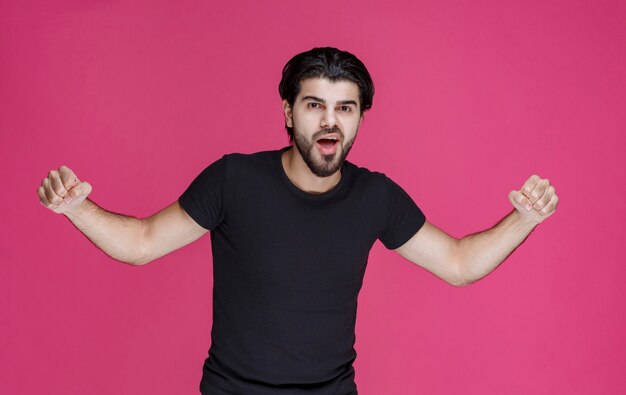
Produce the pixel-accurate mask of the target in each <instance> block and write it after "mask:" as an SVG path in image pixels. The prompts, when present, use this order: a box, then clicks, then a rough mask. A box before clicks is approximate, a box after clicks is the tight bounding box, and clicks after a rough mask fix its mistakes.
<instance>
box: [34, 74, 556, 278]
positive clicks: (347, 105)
mask: <svg viewBox="0 0 626 395" xmlns="http://www.w3.org/2000/svg"><path fill="white" fill-rule="evenodd" d="M358 98H359V89H358V86H357V85H356V84H355V83H353V82H350V81H336V82H331V81H329V80H327V79H323V78H312V79H307V80H304V81H302V83H301V91H300V93H299V94H298V96H297V97H296V99H295V101H294V104H293V108H292V107H291V106H290V105H289V103H287V101H283V111H284V116H285V121H286V124H287V125H288V126H290V127H293V128H294V133H295V138H294V146H292V147H291V148H290V149H288V150H286V151H285V152H284V153H283V157H282V164H283V167H284V169H285V173H286V174H287V176H288V177H289V179H290V180H291V181H292V182H293V183H294V184H295V185H296V186H297V187H298V188H300V189H301V190H303V191H305V192H308V193H312V194H315V193H317V194H319V193H324V192H327V191H329V190H331V189H332V188H334V187H335V186H336V185H337V184H338V183H339V180H340V179H341V171H340V168H341V164H342V163H343V161H344V160H345V158H346V157H347V155H348V153H349V152H350V149H351V147H352V145H353V143H354V142H355V141H356V137H357V134H358V128H359V126H360V125H361V122H362V120H363V116H362V114H361V112H360V103H359V99H358ZM329 133H335V134H337V135H338V137H339V138H340V141H339V143H338V144H339V145H338V148H337V151H336V152H335V153H334V154H331V155H322V153H321V152H320V151H319V149H318V148H317V147H316V145H315V143H314V142H315V141H316V140H317V139H318V138H320V137H321V136H323V135H325V134H329ZM91 190H92V187H91V185H90V184H89V183H87V182H81V181H80V180H79V179H78V177H77V176H76V175H75V174H74V172H72V170H71V169H69V168H68V167H66V166H61V167H60V168H59V169H58V170H51V171H50V172H49V173H48V176H47V177H46V178H44V179H43V181H42V183H41V186H40V187H39V188H38V189H37V193H38V195H39V198H40V203H41V204H42V205H43V206H44V207H46V208H48V209H50V210H52V211H54V212H55V213H60V214H64V215H66V216H67V217H68V218H69V219H70V221H72V223H73V224H74V225H75V226H76V227H77V228H78V229H79V230H80V231H81V232H83V233H84V234H85V235H86V236H87V237H88V238H89V239H90V240H91V241H92V242H93V243H94V244H95V245H96V246H98V248H100V249H102V250H103V251H104V252H105V253H107V254H108V255H110V256H111V257H113V258H115V259H118V260H120V261H122V262H125V263H129V264H133V265H142V264H145V263H148V262H151V261H152V260H154V259H157V258H159V257H161V256H163V255H166V254H168V253H169V252H171V251H174V250H176V249H178V248H180V247H182V246H184V245H187V244H189V243H191V242H193V241H194V240H196V239H198V238H200V237H201V236H203V235H204V234H206V233H207V230H206V229H204V228H202V227H201V226H200V225H198V224H197V223H196V222H195V221H194V220H193V219H192V218H191V217H190V216H189V215H188V214H187V213H186V212H185V211H184V210H183V209H182V207H180V205H179V204H178V201H175V202H173V203H172V204H171V205H169V206H168V207H166V208H164V209H163V210H161V211H159V212H157V213H156V214H154V215H152V216H150V217H148V218H144V219H138V218H134V217H129V216H123V215H119V214H115V213H111V212H108V211H106V210H104V209H102V208H100V207H99V206H98V205H96V204H95V203H94V202H92V201H91V200H89V199H88V198H87V196H88V195H89V193H91ZM558 200H559V199H558V196H557V195H556V192H555V189H554V187H553V186H552V185H550V182H549V180H547V179H542V178H541V177H539V176H538V175H533V176H531V177H530V178H528V180H526V182H525V183H524V184H523V185H522V187H521V188H520V189H519V190H512V191H511V192H510V193H509V201H510V202H511V204H512V206H513V210H512V211H511V212H510V213H509V214H508V215H506V216H505V217H504V218H503V219H502V220H501V221H499V222H498V223H497V224H496V225H495V226H493V227H492V228H490V229H488V230H485V231H482V232H478V233H475V234H471V235H468V236H465V237H463V238H461V239H457V238H455V237H452V236H450V235H448V234H447V233H445V232H444V231H442V230H441V229H439V228H437V227H436V226H435V225H433V224H432V223H430V222H428V221H426V223H425V224H424V226H422V228H421V229H420V230H419V231H418V232H417V233H416V234H415V235H414V236H413V237H412V238H411V239H410V240H408V241H407V242H406V243H405V244H404V245H403V246H401V247H399V248H397V249H396V250H395V251H396V252H398V253H399V254H400V255H401V256H403V257H404V258H406V259H407V260H409V261H411V262H413V263H414V264H416V265H418V266H420V267H422V268H424V269H426V270H428V271H429V272H431V273H432V274H434V275H435V276H437V277H439V278H441V279H442V280H444V281H446V282H447V283H449V284H452V285H455V286H464V285H468V284H471V283H473V282H475V281H478V280H479V279H480V278H482V277H484V276H486V275H487V274H489V273H490V272H492V271H493V270H495V268H497V267H498V265H500V263H502V262H503V261H504V259H506V257H507V256H508V255H509V254H510V253H511V252H513V251H514V250H515V249H516V248H517V247H518V246H519V245H520V244H521V243H522V242H523V241H524V240H525V239H526V237H527V236H528V235H529V234H530V233H531V232H532V230H533V229H534V228H535V226H537V225H538V224H540V223H541V222H543V221H544V220H545V219H546V218H548V217H550V216H551V215H552V214H554V212H555V210H556V206H557V204H558Z"/></svg>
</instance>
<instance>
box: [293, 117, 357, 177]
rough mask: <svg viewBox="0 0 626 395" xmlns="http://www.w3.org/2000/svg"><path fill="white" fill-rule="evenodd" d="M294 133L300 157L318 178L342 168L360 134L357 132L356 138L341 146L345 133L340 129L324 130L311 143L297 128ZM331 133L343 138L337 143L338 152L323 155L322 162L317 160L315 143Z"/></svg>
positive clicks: (315, 135)
mask: <svg viewBox="0 0 626 395" xmlns="http://www.w3.org/2000/svg"><path fill="white" fill-rule="evenodd" d="M293 132H294V139H293V140H294V145H295V146H296V148H297V149H298V151H299V152H300V155H301V156H302V159H304V162H305V163H306V164H307V166H309V169H311V171H312V172H313V174H315V175H316V176H318V177H328V176H331V175H333V174H335V172H337V170H339V169H340V168H341V166H342V165H343V162H344V160H345V159H346V157H347V156H348V153H349V152H350V149H352V144H353V143H354V139H356V135H357V133H358V131H357V133H355V134H354V137H352V139H351V140H350V141H348V142H346V143H345V145H341V142H342V141H343V133H341V130H339V128H330V129H322V130H320V131H319V132H317V133H315V134H314V135H313V137H312V139H311V141H309V140H307V138H306V137H305V136H304V135H302V134H301V133H300V132H298V130H297V129H296V128H295V127H294V128H293ZM329 133H338V134H339V135H340V136H341V137H342V138H341V140H339V141H338V142H337V144H338V145H339V146H340V147H337V150H335V152H334V153H332V154H330V155H324V154H321V155H322V160H321V161H320V160H317V159H316V157H315V152H314V151H315V150H317V148H316V147H315V141H316V140H317V138H318V137H321V136H323V135H325V134H329ZM339 148H341V150H339Z"/></svg>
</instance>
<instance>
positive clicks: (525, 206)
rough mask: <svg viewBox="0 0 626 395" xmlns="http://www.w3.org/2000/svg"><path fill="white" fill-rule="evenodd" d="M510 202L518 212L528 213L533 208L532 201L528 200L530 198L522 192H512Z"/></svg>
mask: <svg viewBox="0 0 626 395" xmlns="http://www.w3.org/2000/svg"><path fill="white" fill-rule="evenodd" d="M509 201H510V202H511V204H512V205H513V206H514V207H515V208H516V209H517V210H518V211H521V212H527V211H530V210H531V209H532V208H533V205H532V203H531V202H530V200H528V198H527V197H526V196H524V194H522V193H521V192H520V191H511V192H510V193H509Z"/></svg>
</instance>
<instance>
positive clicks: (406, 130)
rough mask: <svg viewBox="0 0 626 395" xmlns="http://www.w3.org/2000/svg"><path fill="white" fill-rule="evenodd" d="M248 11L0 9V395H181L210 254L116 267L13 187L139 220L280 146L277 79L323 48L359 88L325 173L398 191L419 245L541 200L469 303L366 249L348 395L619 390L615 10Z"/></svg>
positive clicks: (625, 307)
mask: <svg viewBox="0 0 626 395" xmlns="http://www.w3.org/2000/svg"><path fill="white" fill-rule="evenodd" d="M258 4H260V3H258ZM262 4H263V5H257V3H256V2H254V3H253V2H240V1H230V2H228V4H227V3H225V2H224V3H217V2H201V1H184V2H174V1H158V2H155V1H142V2H139V1H134V2H122V1H65V2H62V4H55V2H48V1H41V2H34V1H28V2H22V1H17V0H16V1H3V2H2V3H1V5H0V130H1V141H0V143H1V144H0V158H1V161H2V166H1V168H2V179H3V192H4V193H3V194H2V205H1V207H2V226H1V227H0V232H1V237H0V240H1V243H2V244H1V248H0V259H1V262H2V264H1V273H0V312H1V314H2V315H1V321H0V342H1V344H0V393H2V394H40V393H46V394H84V393H90V394H96V395H98V394H196V393H198V384H199V381H200V377H201V371H202V363H203V360H204V358H205V357H206V354H207V350H208V347H209V341H210V328H211V292H212V263H211V259H210V239H209V237H204V238H202V239H201V240H199V241H197V242H195V243H193V244H191V245H189V246H187V247H185V248H183V249H181V250H178V251H176V252H174V253H172V254H170V255H168V256H166V257H163V258H161V259H159V260H157V261H155V262H153V263H150V264H149V265H147V266H143V267H132V266H129V265H125V264H122V263H120V262H118V261H114V260H112V259H110V258H109V257H108V256H106V255H105V254H104V253H103V252H101V251H100V250H98V249H97V248H96V247H94V246H93V245H92V244H91V243H90V242H89V241H88V240H87V239H86V238H85V237H84V236H83V235H82V234H81V233H80V232H78V231H77V230H75V229H74V227H73V226H72V224H71V223H70V222H69V221H68V220H67V219H66V218H65V217H63V216H60V215H56V214H54V213H52V212H51V211H48V210H47V209H45V208H44V207H42V206H41V205H40V204H39V198H38V196H37V194H36V189H37V187H38V186H39V185H40V183H41V180H42V179H43V178H44V177H45V176H46V175H47V173H48V171H49V170H50V169H53V168H58V167H59V166H60V165H62V164H64V165H67V166H69V167H70V168H72V169H73V170H74V171H75V172H76V173H77V175H78V176H79V178H81V179H82V180H85V181H89V182H90V183H91V184H92V185H93V187H94V190H93V193H92V195H91V198H92V199H93V200H94V201H96V202H97V203H98V204H100V205H102V206H103V207H105V208H107V209H108V210H111V211H114V212H119V213H124V214H131V215H134V216H138V217H145V216H149V215H151V214H153V213H154V212H156V211H158V210H160V209H162V208H163V207H165V206H166V205H168V204H170V203H171V202H173V201H174V200H175V199H177V198H178V196H179V195H180V193H182V191H183V190H184V189H185V188H186V187H187V185H188V184H189V183H190V182H191V180H192V179H193V178H194V177H195V176H196V175H197V174H198V173H199V172H200V171H201V170H202V169H203V168H204V167H205V166H206V165H207V164H209V163H211V162H212V161H214V160H216V159H217V158H219V157H220V156H221V155H222V154H224V153H229V152H244V153H250V152H256V151H260V150H268V149H277V148H281V147H283V146H285V145H287V143H288V142H287V137H286V132H285V130H284V128H283V121H282V118H281V107H280V98H279V96H278V93H277V85H278V82H279V79H280V71H281V69H282V66H283V65H284V64H285V62H286V61H287V60H288V59H289V58H290V57H291V56H293V55H295V54H296V53H298V52H301V51H305V50H308V49H310V48H312V47H314V46H327V45H328V46H336V47H338V48H341V49H345V50H348V51H351V52H353V53H354V54H356V55H357V56H358V57H359V58H361V59H362V60H363V61H364V62H365V64H366V65H367V67H368V68H369V70H370V72H371V74H372V76H373V78H374V82H375V86H376V95H375V97H374V106H373V108H372V110H371V112H369V113H367V114H366V118H365V123H364V125H363V126H362V128H361V130H360V134H359V137H358V139H357V142H356V144H355V146H354V148H353V150H352V152H351V154H350V156H349V158H348V159H349V160H350V161H352V162H353V163H356V164H358V165H360V166H365V167H368V168H370V169H372V170H378V171H382V172H384V173H386V174H387V175H388V176H390V177H391V178H392V179H394V180H395V181H396V182H398V183H399V184H400V185H402V186H403V187H404V188H405V190H406V191H407V192H408V193H409V194H410V195H411V196H412V197H413V198H414V199H415V201H416V202H417V203H418V205H419V206H420V207H421V208H422V209H423V210H424V212H425V213H426V216H427V218H428V220H429V221H431V222H432V223H434V224H435V225H437V226H439V227H441V228H442V229H443V230H445V231H446V232H448V233H449V234H451V235H454V236H456V237H462V236H464V235H466V234H469V233H473V232H476V231H479V230H483V229H486V228H489V227H491V226H492V225H494V224H495V223H496V222H497V221H498V220H499V219H500V218H502V217H503V216H504V215H506V214H507V213H508V212H509V211H510V210H511V209H512V207H511V205H510V204H509V202H508V199H507V195H508V193H509V191H510V190H512V189H519V188H520V187H521V185H522V184H523V182H524V181H525V180H526V179H527V178H528V177H529V176H530V175H531V174H533V173H537V174H539V175H540V176H542V177H547V178H549V179H550V180H551V182H552V184H553V185H554V186H555V187H556V191H557V193H558V195H559V197H560V199H561V201H560V203H559V207H558V210H557V212H556V214H555V215H554V216H553V217H551V218H549V219H548V220H547V221H546V222H545V223H544V224H542V225H541V226H540V227H538V228H537V229H536V230H535V231H534V233H533V234H531V235H530V237H529V239H528V240H527V241H526V243H525V244H523V245H522V246H521V247H520V248H519V249H518V250H517V251H516V252H515V253H514V254H513V255H512V256H511V257H510V258H509V259H508V260H507V261H505V262H504V263H503V264H502V266H500V267H499V268H498V269H497V270H496V271H495V272H493V273H492V274H491V275H489V276H488V277H486V278H484V279H483V280H481V281H479V282H478V283H476V284H474V285H471V286H469V287H463V288H455V287H452V286H450V285H447V284H446V283H444V282H443V281H441V280H439V279H438V278H436V277H434V276H433V275H431V274H430V273H428V272H427V271H425V270H422V269H420V268H419V267H417V266H415V265H413V264H411V263H410V262H408V261H406V260H404V259H403V258H401V257H400V256H399V255H397V254H395V253H394V252H391V251H387V250H386V249H385V248H384V247H383V246H382V244H380V242H377V243H376V244H375V246H374V248H373V250H372V252H371V255H370V260H369V267H368V271H367V273H366V275H365V282H364V286H363V290H362V292H361V295H360V299H359V312H358V319H357V328H356V330H357V344H356V349H357V352H358V358H357V360H356V362H355V368H356V381H357V384H358V388H359V393H360V394H361V395H377V394H416V393H423V394H481V395H484V394H622V393H625V392H626V376H625V375H624V370H625V368H626V336H624V334H625V332H626V318H625V312H626V291H625V287H624V285H623V284H624V280H623V279H624V278H625V276H626V266H625V265H624V262H625V260H624V258H623V253H622V251H621V250H622V249H623V243H624V236H626V235H625V232H624V225H623V221H624V220H625V219H626V218H625V207H626V206H625V204H624V195H625V192H626V190H625V186H626V182H625V181H626V180H625V171H624V170H625V169H626V166H625V163H624V162H625V160H624V154H623V153H624V151H625V149H626V144H625V143H626V138H625V137H624V134H625V131H626V128H625V126H626V122H625V121H626V116H625V114H626V111H624V103H625V101H626V95H625V89H624V87H625V86H626V72H625V70H626V56H625V54H626V28H625V25H624V19H625V17H626V6H625V5H624V4H625V3H624V2H621V1H595V2H592V1H587V2H583V1H567V0H561V1H505V2H503V1H481V2H477V1H428V2H426V1H396V2H391V4H389V5H383V4H382V2H366V1H353V0H349V1H348V0H346V1H340V2H337V1H314V2H293V1H285V2H277V1H273V2H263V3H262Z"/></svg>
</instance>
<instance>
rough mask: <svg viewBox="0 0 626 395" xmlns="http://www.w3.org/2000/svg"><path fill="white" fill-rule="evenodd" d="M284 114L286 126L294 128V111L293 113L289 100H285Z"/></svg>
mask: <svg viewBox="0 0 626 395" xmlns="http://www.w3.org/2000/svg"><path fill="white" fill-rule="evenodd" d="M283 113H284V114H285V124H286V125H287V126H288V127H290V128H292V127H293V120H292V111H291V106H290V105H289V102H288V101H287V100H283Z"/></svg>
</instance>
